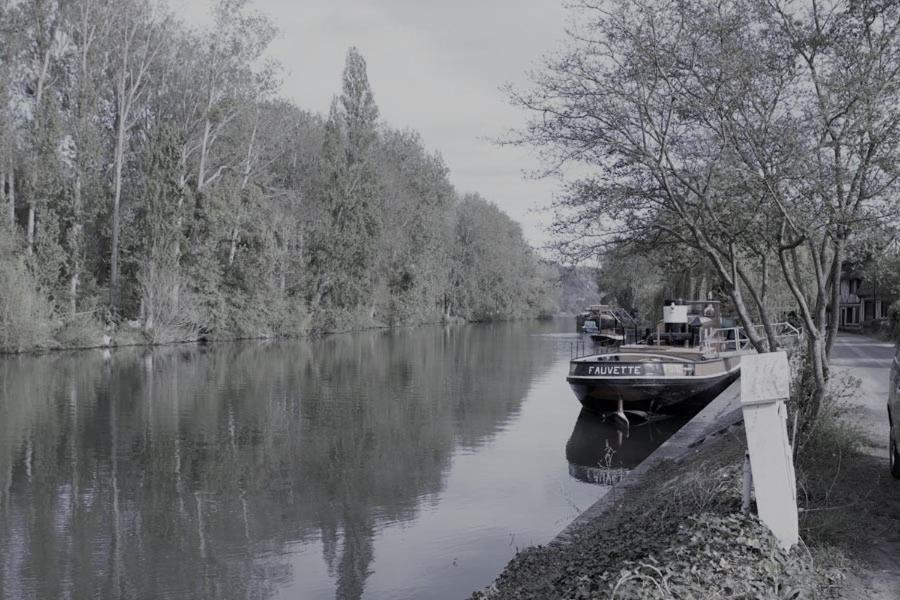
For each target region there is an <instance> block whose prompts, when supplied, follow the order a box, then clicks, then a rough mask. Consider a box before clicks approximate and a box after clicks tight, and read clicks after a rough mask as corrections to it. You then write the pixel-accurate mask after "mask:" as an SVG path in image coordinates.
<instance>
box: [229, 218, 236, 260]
mask: <svg viewBox="0 0 900 600" xmlns="http://www.w3.org/2000/svg"><path fill="white" fill-rule="evenodd" d="M237 238H238V229H237V226H234V227H232V229H231V247H230V248H229V250H228V266H229V267H230V266H232V265H234V256H235V254H237Z"/></svg>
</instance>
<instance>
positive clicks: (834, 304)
mask: <svg viewBox="0 0 900 600" xmlns="http://www.w3.org/2000/svg"><path fill="white" fill-rule="evenodd" d="M844 245H845V242H844V240H843V239H839V240H837V241H836V242H834V258H833V259H832V262H831V289H830V291H831V315H830V318H829V321H830V322H829V324H828V338H827V341H826V343H825V360H826V361H827V360H828V358H829V357H830V356H831V350H832V349H833V348H834V339H835V338H836V337H837V331H838V327H839V326H840V324H841V263H843V262H844Z"/></svg>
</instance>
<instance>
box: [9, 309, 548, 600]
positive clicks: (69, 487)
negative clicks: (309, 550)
mask: <svg viewBox="0 0 900 600" xmlns="http://www.w3.org/2000/svg"><path fill="white" fill-rule="evenodd" d="M526 333H527V332H526V331H524V330H523V329H521V328H517V327H513V326H498V327H480V328H479V327H467V328H450V329H444V328H427V329H424V330H423V329H419V330H412V331H393V332H381V333H372V334H364V335H355V336H334V337H330V338H327V339H324V340H321V341H318V342H315V343H306V342H285V343H270V344H258V343H251V344H224V345H215V346H209V347H203V346H179V347H164V348H158V349H153V350H147V349H119V350H117V351H114V352H113V353H112V354H111V355H109V354H108V353H107V354H104V353H102V352H93V351H89V352H77V353H65V354H56V355H52V356H43V357H18V358H7V359H0V597H3V598H22V597H32V596H37V597H46V598H86V597H100V598H265V597H270V596H272V595H274V594H275V593H276V592H277V590H278V589H279V588H280V587H281V586H282V585H283V584H285V583H287V582H289V581H292V580H293V579H294V575H293V573H292V569H291V565H290V564H289V561H288V559H287V557H288V555H290V553H291V552H294V551H295V549H296V548H297V547H298V546H303V545H304V544H306V543H307V542H313V541H314V542H316V543H317V544H318V545H320V546H321V549H322V560H323V561H324V563H325V565H326V566H327V573H328V575H329V576H330V577H331V578H332V581H333V589H334V592H333V593H334V596H335V597H337V598H348V599H352V598H359V597H361V596H362V594H363V590H364V589H365V585H366V580H367V578H368V577H369V575H370V574H371V571H372V563H373V554H374V547H373V540H374V538H375V533H376V531H377V530H378V529H379V528H381V527H385V526H387V525H389V524H392V523H401V522H405V521H408V520H410V519H412V518H413V517H415V515H416V514H417V511H418V510H419V509H420V507H421V505H422V504H423V503H427V502H429V501H430V500H433V499H434V498H435V497H436V495H437V494H439V493H440V492H441V490H442V486H443V485H444V484H443V482H444V477H445V473H446V471H447V469H448V467H449V465H450V461H451V458H452V455H453V452H454V450H455V449H457V448H459V447H463V448H471V449H475V448H478V447H480V446H481V445H482V444H484V443H485V442H486V441H487V440H489V439H491V438H492V436H493V435H494V434H495V433H496V432H497V431H498V430H499V429H500V428H502V427H503V426H504V425H505V424H506V423H507V422H508V421H509V420H510V419H512V418H514V417H515V415H516V414H517V412H518V411H519V409H520V405H521V402H522V398H523V397H524V395H525V394H526V392H527V390H528V388H529V386H530V385H531V381H532V379H533V378H535V377H537V376H539V375H540V374H541V373H542V372H543V371H545V370H546V368H547V367H548V366H549V365H550V364H551V362H552V357H553V352H554V349H553V348H552V347H551V346H548V345H546V344H535V343H523V340H524V339H526Z"/></svg>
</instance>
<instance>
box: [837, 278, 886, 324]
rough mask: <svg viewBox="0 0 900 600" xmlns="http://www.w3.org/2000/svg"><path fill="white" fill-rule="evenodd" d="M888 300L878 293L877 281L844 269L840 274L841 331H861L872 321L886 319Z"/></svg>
mask: <svg viewBox="0 0 900 600" xmlns="http://www.w3.org/2000/svg"><path fill="white" fill-rule="evenodd" d="M888 306H890V300H889V299H887V298H883V297H882V294H880V293H879V291H878V286H877V281H870V280H868V279H867V278H866V277H864V275H863V273H862V272H860V271H856V270H850V269H847V268H845V269H844V270H843V272H842V273H841V304H840V307H841V308H840V310H841V322H840V328H841V329H862V327H863V325H867V324H870V323H871V322H872V321H877V320H879V319H886V318H887V316H888Z"/></svg>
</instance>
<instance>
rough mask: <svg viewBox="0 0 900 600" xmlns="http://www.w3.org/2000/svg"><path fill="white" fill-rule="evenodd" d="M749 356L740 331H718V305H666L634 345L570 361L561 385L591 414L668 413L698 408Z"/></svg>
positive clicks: (735, 374) (745, 342) (691, 303)
mask: <svg viewBox="0 0 900 600" xmlns="http://www.w3.org/2000/svg"><path fill="white" fill-rule="evenodd" d="M751 352H754V350H753V348H752V347H751V346H750V345H749V341H748V340H747V338H746V336H744V335H743V334H742V332H741V330H740V328H727V329H723V328H721V320H720V317H719V303H718V302H714V301H689V302H684V301H667V303H666V306H665V307H664V309H663V320H662V321H661V322H660V323H658V324H657V328H656V332H655V333H653V334H651V335H649V336H648V337H647V338H646V339H645V340H644V341H643V342H642V343H640V344H629V345H623V346H621V347H619V348H618V349H616V351H614V352H608V353H601V354H591V355H587V356H580V357H575V358H573V359H572V360H571V362H570V365H569V376H568V377H567V378H566V380H567V381H568V382H569V385H570V386H571V387H572V390H573V391H574V392H575V396H576V397H577V398H578V400H579V402H581V404H582V405H583V406H584V407H585V408H587V409H589V410H592V411H594V412H598V413H602V414H615V415H618V416H619V417H620V418H621V419H623V420H625V421H626V422H627V418H626V417H625V413H626V412H636V413H641V414H647V413H671V412H678V411H680V410H682V409H683V408H685V407H686V406H697V405H700V406H702V405H704V404H706V403H707V402H708V401H709V400H711V399H712V398H713V397H715V396H716V395H717V394H718V393H719V392H721V391H722V390H724V389H725V388H726V387H727V386H728V385H729V384H731V383H732V382H733V381H734V380H735V379H737V377H738V376H739V375H740V368H741V357H742V356H743V355H745V354H748V353H751Z"/></svg>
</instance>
